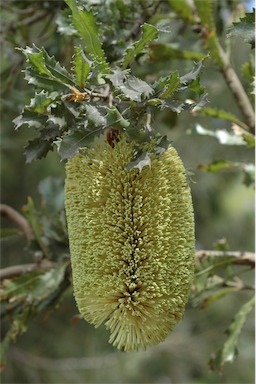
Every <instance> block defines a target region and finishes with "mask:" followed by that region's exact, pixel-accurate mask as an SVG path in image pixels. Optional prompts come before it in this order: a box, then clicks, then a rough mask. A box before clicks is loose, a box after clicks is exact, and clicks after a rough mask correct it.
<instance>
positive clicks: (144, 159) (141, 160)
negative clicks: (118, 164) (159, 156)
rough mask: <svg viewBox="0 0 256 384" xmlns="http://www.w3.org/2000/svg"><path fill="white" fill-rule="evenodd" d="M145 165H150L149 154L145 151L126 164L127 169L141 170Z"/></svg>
mask: <svg viewBox="0 0 256 384" xmlns="http://www.w3.org/2000/svg"><path fill="white" fill-rule="evenodd" d="M146 166H149V167H151V160H150V156H149V154H148V153H147V152H143V153H142V154H141V155H140V156H139V157H138V158H137V159H136V160H135V161H131V162H130V163H129V164H128V166H127V169H133V168H138V169H139V171H140V172H141V171H142V169H143V168H144V167H146Z"/></svg>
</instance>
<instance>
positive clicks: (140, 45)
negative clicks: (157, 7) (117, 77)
mask: <svg viewBox="0 0 256 384" xmlns="http://www.w3.org/2000/svg"><path fill="white" fill-rule="evenodd" d="M141 30H142V34H141V38H140V40H139V41H136V42H134V43H133V45H132V46H131V47H128V48H127V50H126V52H125V53H124V59H123V65H122V68H123V69H126V68H127V67H128V65H129V64H130V62H131V61H132V60H133V59H134V58H135V57H136V56H137V55H138V54H139V53H140V52H142V50H143V49H144V48H145V47H146V46H147V45H148V44H149V43H150V42H151V41H153V40H155V39H156V38H157V36H158V30H157V28H156V27H154V26H153V25H150V24H147V23H144V24H143V25H142V26H141Z"/></svg>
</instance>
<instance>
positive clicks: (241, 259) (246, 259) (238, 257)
mask: <svg viewBox="0 0 256 384" xmlns="http://www.w3.org/2000/svg"><path fill="white" fill-rule="evenodd" d="M225 256H229V257H235V260H234V262H233V264H237V265H249V266H250V267H252V268H255V254H254V253H252V252H239V251H212V250H210V251H209V250H202V251H197V252H196V260H198V261H199V262H200V261H202V260H203V259H204V258H205V257H225Z"/></svg>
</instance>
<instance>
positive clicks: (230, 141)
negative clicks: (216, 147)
mask: <svg viewBox="0 0 256 384" xmlns="http://www.w3.org/2000/svg"><path fill="white" fill-rule="evenodd" d="M190 133H192V134H196V135H203V136H212V137H214V138H215V139H217V140H218V141H219V143H220V144H223V145H246V143H245V141H244V140H243V138H242V137H241V136H239V135H235V134H234V133H233V132H228V131H227V130H226V129H217V130H216V131H212V130H209V129H206V128H204V127H202V126H201V125H200V124H196V125H195V126H194V128H193V129H192V130H191V131H190Z"/></svg>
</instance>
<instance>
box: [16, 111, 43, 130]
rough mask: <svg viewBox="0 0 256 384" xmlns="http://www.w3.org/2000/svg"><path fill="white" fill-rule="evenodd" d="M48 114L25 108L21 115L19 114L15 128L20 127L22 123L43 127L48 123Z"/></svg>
mask: <svg viewBox="0 0 256 384" xmlns="http://www.w3.org/2000/svg"><path fill="white" fill-rule="evenodd" d="M46 121H47V116H44V115H38V113H37V112H34V111H31V110H28V109H24V111H23V112H22V114H21V115H19V116H17V117H16V118H15V119H14V120H13V123H14V125H15V129H19V128H20V127H21V126H22V125H24V124H27V125H28V126H29V127H34V128H42V127H44V126H45V125H46Z"/></svg>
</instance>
